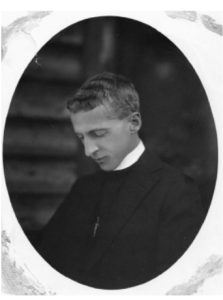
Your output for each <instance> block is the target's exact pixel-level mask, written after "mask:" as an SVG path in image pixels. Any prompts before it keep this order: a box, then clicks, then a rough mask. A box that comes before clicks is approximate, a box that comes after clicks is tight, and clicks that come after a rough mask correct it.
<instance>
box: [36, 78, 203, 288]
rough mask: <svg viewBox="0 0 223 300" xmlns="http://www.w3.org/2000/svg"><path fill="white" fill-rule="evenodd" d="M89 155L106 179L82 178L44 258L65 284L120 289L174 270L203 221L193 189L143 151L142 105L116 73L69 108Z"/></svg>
mask: <svg viewBox="0 0 223 300" xmlns="http://www.w3.org/2000/svg"><path fill="white" fill-rule="evenodd" d="M68 109H69V111H70V115H71V122H72V125H73V128H74V131H75V133H76V135H77V136H78V137H79V138H80V139H81V141H82V143H83V145H84V150H85V154H86V155H87V156H90V157H91V158H92V159H94V160H95V162H96V163H97V164H98V165H99V166H100V168H101V172H97V173H95V174H92V175H88V176H84V177H82V178H81V179H79V180H77V182H76V183H75V184H74V185H73V187H72V189H71V192H70V193H69V195H68V196H67V198H66V199H65V201H64V202H63V204H62V205H61V206H60V207H59V209H58V210H57V212H56V213H55V215H54V216H53V217H52V219H51V220H50V222H49V223H48V224H47V226H46V228H45V230H44V235H43V240H42V245H41V249H40V253H41V254H42V256H43V257H44V258H45V259H46V261H47V262H48V263H49V264H50V265H51V266H52V267H54V268H55V269H56V270H58V271H59V272H60V273H62V274H64V275H65V276H67V277H69V278H71V279H73V280H75V281H77V282H79V283H82V284H85V285H88V286H91V287H95V288H102V289H122V288H128V287H133V286H136V285H139V284H142V283H145V282H147V281H149V280H151V279H153V278H155V277H156V276H158V275H159V274H161V273H162V272H164V271H165V270H167V269H168V268H169V267H170V266H171V265H173V264H174V263H175V262H176V261H177V260H178V259H179V258H180V257H181V256H182V255H183V253H184V252H185V251H186V250H187V248H188V247H189V246H190V244H191V243H192V241H193V240H194V238H195V236H196V234H197V233H198V231H199V229H200V227H201V225H202V223H203V221H204V212H203V208H202V205H201V201H200V195H199V192H198V189H197V187H196V186H195V184H194V183H193V181H192V180H191V179H190V178H189V177H187V176H185V175H182V174H180V172H178V171H177V170H175V169H174V168H172V167H171V166H169V165H167V164H165V163H163V162H162V161H161V160H160V159H159V158H158V157H157V156H156V155H155V154H152V153H151V152H150V151H149V150H147V149H145V146H144V145H143V143H142V141H141V140H140V138H139V136H138V131H139V129H140V127H141V117H140V108H139V97H138V94H137V92H136V90H135V88H134V86H133V84H132V83H130V82H129V81H128V80H127V79H125V78H123V77H122V76H117V75H114V74H111V73H104V74H99V75H97V76H95V77H93V78H91V79H90V80H88V81H87V82H86V83H85V84H84V85H83V86H82V87H81V89H80V90H78V92H77V93H76V95H75V96H74V98H73V99H71V100H70V101H69V102H68Z"/></svg>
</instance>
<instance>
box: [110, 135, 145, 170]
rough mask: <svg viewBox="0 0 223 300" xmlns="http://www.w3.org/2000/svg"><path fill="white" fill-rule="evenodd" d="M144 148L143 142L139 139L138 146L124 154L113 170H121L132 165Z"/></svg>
mask: <svg viewBox="0 0 223 300" xmlns="http://www.w3.org/2000/svg"><path fill="white" fill-rule="evenodd" d="M144 150H145V146H144V144H143V142H142V141H141V140H140V142H139V144H138V146H137V147H136V148H135V149H134V150H132V151H131V152H130V153H129V154H127V155H126V157H125V158H124V159H123V160H122V161H121V163H120V164H119V165H118V167H117V168H116V169H114V171H117V170H123V169H126V168H128V167H130V166H131V165H133V164H134V163H135V162H137V160H138V159H139V158H140V156H141V155H142V153H143V152H144Z"/></svg>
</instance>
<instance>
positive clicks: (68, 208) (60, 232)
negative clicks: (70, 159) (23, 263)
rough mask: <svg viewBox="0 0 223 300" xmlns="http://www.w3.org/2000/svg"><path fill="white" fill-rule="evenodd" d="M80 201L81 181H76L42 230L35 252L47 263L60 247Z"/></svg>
mask: <svg viewBox="0 0 223 300" xmlns="http://www.w3.org/2000/svg"><path fill="white" fill-rule="evenodd" d="M80 199H81V180H77V181H76V182H75V183H74V184H73V186H72V188H71V190H70V192H69V193H68V195H67V196H66V198H65V199H64V201H63V202H62V204H61V205H60V206H59V207H58V209H57V210H56V212H55V214H54V215H53V216H52V218H51V219H50V220H49V222H48V223H47V224H46V226H45V227H44V228H43V229H42V232H41V236H40V239H41V241H40V246H39V248H38V249H37V250H38V252H39V253H40V255H41V256H42V257H43V258H45V259H46V260H47V261H48V262H50V261H51V257H52V253H53V252H54V250H55V249H57V250H59V249H58V247H62V245H63V240H64V238H65V236H66V235H65V233H66V232H67V230H69V220H70V218H72V214H73V211H74V210H75V207H76V206H77V205H78V203H79V201H80ZM55 247H56V248H55ZM61 250H62V249H61Z"/></svg>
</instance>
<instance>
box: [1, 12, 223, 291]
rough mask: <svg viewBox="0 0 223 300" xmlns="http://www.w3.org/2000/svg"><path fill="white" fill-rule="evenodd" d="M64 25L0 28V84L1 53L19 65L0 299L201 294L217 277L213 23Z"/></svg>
mask: <svg viewBox="0 0 223 300" xmlns="http://www.w3.org/2000/svg"><path fill="white" fill-rule="evenodd" d="M72 14H73V15H74V16H75V12H73V13H71V12H70V13H65V12H61V13H59V12H55V13H54V12H51V11H36V12H28V13H27V14H25V15H24V16H21V17H18V18H17V19H15V20H13V21H12V22H11V23H9V24H8V25H7V26H4V27H3V44H2V60H3V64H4V63H5V69H4V68H3V77H5V82H6V84H7V80H8V81H9V79H7V77H9V76H10V72H11V71H10V70H11V69H10V68H12V66H13V59H12V58H11V57H15V56H14V53H13V51H12V50H10V49H13V47H14V49H16V48H15V47H16V42H17V43H18V44H19V45H20V46H19V47H20V48H19V47H18V49H16V50H14V51H15V52H16V51H19V50H22V49H23V47H25V48H26V49H27V53H30V54H29V55H28V58H24V62H23V55H24V54H23V53H22V54H21V58H20V56H19V55H18V56H17V57H16V59H15V61H16V62H17V63H16V64H17V67H18V69H19V71H18V74H17V73H16V72H14V71H13V72H14V77H13V78H12V85H13V84H14V86H13V88H11V89H10V88H8V94H7V92H6V93H5V94H4V95H5V99H9V103H8V106H7V109H6V108H5V110H4V111H6V117H5V121H4V128H3V142H2V145H3V148H2V149H3V174H4V181H5V191H6V192H5V193H4V195H6V194H8V199H9V201H8V204H3V218H2V219H3V228H2V245H3V246H2V249H3V250H2V251H3V252H2V253H3V254H2V257H3V267H4V270H5V271H4V272H3V276H2V278H3V292H4V293H5V294H14V295H24V294H26V295H33V294H35V295H54V294H58V295H60V294H66V293H67V294H75V289H77V290H78V291H79V290H80V291H81V292H82V293H84V292H85V291H86V293H88V289H89V293H90V292H91V291H93V292H94V293H97V292H99V293H100V292H103V293H107V292H108V293H109V292H123V293H125V292H126V293H128V291H129V292H130V291H131V290H132V289H133V290H134V289H136V290H137V289H138V291H139V292H140V289H141V290H142V291H143V292H142V293H144V294H154V293H155V292H154V291H155V290H156V291H157V292H156V293H157V294H159V289H158V288H157V286H158V285H156V283H155V282H156V281H157V282H158V281H159V282H162V278H163V279H164V280H163V281H165V284H166V286H165V284H164V286H163V290H162V289H161V290H160V293H161V294H167V295H168V294H170V295H192V294H198V295H199V294H208V293H209V292H208V291H209V290H208V289H209V287H208V285H207V288H206V289H207V292H206V293H205V288H204V287H205V282H207V281H208V280H213V278H217V276H218V275H219V274H220V273H221V272H222V256H221V255H219V248H218V246H216V245H215V242H213V241H217V240H218V235H219V233H218V230H219V232H220V231H221V228H220V227H221V226H222V225H220V224H221V219H220V217H222V215H221V214H222V212H221V211H220V209H218V208H219V207H220V206H219V205H220V202H219V200H216V202H215V199H219V191H218V192H216V186H217V183H216V182H217V178H218V176H219V173H218V172H219V168H220V166H219V165H218V161H219V155H220V151H219V131H218V125H217V124H218V123H217V122H218V121H216V120H219V115H218V114H217V112H218V109H216V107H217V105H216V103H217V101H219V102H220V100H222V99H221V98H222V89H220V77H218V78H217V79H216V81H215V78H216V77H217V74H219V73H218V71H217V70H216V69H217V68H216V67H217V65H218V63H219V65H220V64H222V58H221V57H219V58H218V55H217V53H219V51H220V48H221V43H222V41H221V39H222V23H221V24H219V19H217V20H215V19H214V18H213V15H212V17H211V16H210V15H208V13H207V14H204V13H202V12H196V11H165V12H161V11H160V12H148V17H146V18H145V15H144V14H142V17H141V18H140V17H135V18H132V17H130V15H128V14H127V15H126V16H123V15H118V14H117V15H110V14H107V15H106V14H102V15H99V16H98V15H97V16H90V15H89V16H88V17H83V18H82V17H81V16H80V17H79V18H77V19H78V20H77V21H76V22H71V19H72V17H71V16H72ZM92 15H93V14H92ZM215 16H221V18H222V14H221V13H220V12H219V13H217V12H216V15H215ZM150 18H151V22H150ZM74 19H75V18H74ZM79 19H80V20H79ZM145 19H147V20H148V22H145V21H144V20H145ZM60 20H61V21H60ZM62 20H64V21H62ZM48 21H49V24H48V23H47V22H48ZM44 22H45V23H44ZM50 22H51V23H50ZM60 22H61V26H59V25H58V24H59V23H60ZM165 22H166V23H165ZM42 24H43V25H42ZM50 24H55V28H56V29H55V31H54V32H53V31H52V30H51V29H49V33H48V35H47V33H44V28H45V29H46V28H47V29H48V26H49V25H50ZM156 24H157V27H156ZM159 24H160V27H159ZM165 24H166V25H165ZM41 25H42V27H41ZM172 26H173V27H172ZM165 27H166V29H165ZM177 27H178V29H177ZM52 28H53V26H52ZM40 29H41V30H40ZM161 29H163V31H162V30H161ZM35 30H36V31H35ZM165 30H167V32H170V35H168V34H165ZM180 30H181V31H180ZM38 31H39V32H38ZM46 31H47V30H46ZM41 32H42V33H43V35H41ZM187 32H188V35H186V34H185V33H187ZM192 32H193V34H192ZM39 33H40V34H39ZM189 33H191V36H190V34H189ZM44 34H46V37H45V36H44ZM171 34H172V35H171ZM193 35H194V36H193ZM175 36H176V41H175V42H174V37H175ZM205 38H206V39H207V41H208V46H207V49H206V48H205V47H204V48H202V45H204V44H205ZM44 39H45V40H44ZM199 39H200V44H199ZM195 41H196V42H195ZM210 41H212V43H213V46H214V45H219V46H218V47H215V48H214V50H213V48H211V50H209V48H208V47H210ZM202 43H203V44H202ZM183 49H185V51H183ZM196 49H197V50H196ZM10 51H11V52H10ZM196 51H197V53H196ZM202 51H203V52H202ZM211 51H216V55H215V54H214V53H213V54H212V55H211ZM199 53H201V54H202V53H203V54H202V55H203V56H202V55H201V56H199ZM195 54H196V55H195ZM208 55H210V56H208ZM208 57H209V58H210V57H211V58H212V59H213V63H212V64H211V63H210V60H208V59H207V58H208ZM202 62H203V64H202ZM205 64H206V65H205ZM22 68H23V70H22ZM4 70H5V71H4ZM208 70H213V72H212V71H211V72H208ZM215 71H216V73H215ZM4 72H5V73H4ZM7 74H8V75H7ZM201 74H202V75H201ZM213 82H215V83H214V84H215V85H213ZM218 87H219V88H218ZM3 88H5V87H4V86H3ZM9 90H10V92H9ZM10 95H11V97H10ZM219 97H221V98H219ZM212 99H213V100H212ZM5 107H6V106H5ZM219 107H220V106H219ZM215 112H216V113H215ZM218 113H219V114H220V109H219V112H218ZM218 183H219V182H218ZM4 197H5V196H4ZM4 202H5V201H4ZM4 211H5V212H6V213H4ZM9 211H10V214H13V216H12V217H9V218H8V217H7V214H8V212H9ZM12 219H13V221H11V220H12ZM208 222H209V223H208ZM4 224H5V225H4ZM15 224H17V225H15ZM207 224H212V225H207ZM15 227H16V228H17V229H14V228H15ZM7 228H8V229H7ZM216 228H218V229H217V230H216ZM15 232H19V234H16V233H15ZM213 232H214V234H212V233H213ZM209 236H212V237H213V241H212V242H211V241H210V242H209V238H208V237H209ZM206 237H207V238H206ZM23 241H25V242H23ZM13 245H14V246H13ZM21 245H22V246H21ZM205 245H207V247H205ZM13 247H14V248H13ZM23 247H24V248H23ZM25 247H27V248H26V249H29V250H27V253H29V254H28V255H26V251H25V250H24V249H25ZM209 247H210V248H209ZM214 247H215V248H214ZM10 248H11V250H10ZM13 249H16V250H13ZM215 250H216V251H215ZM16 253H18V260H16ZM32 253H33V254H32ZM13 255H14V256H13ZM23 256H24V257H25V256H27V258H25V259H23ZM10 257H11V260H10ZM32 257H33V258H32ZM25 260H26V262H25ZM35 260H36V265H37V266H36V267H35V266H34V264H35ZM22 261H24V262H22ZM31 261H32V262H31ZM37 262H39V263H37ZM194 262H196V263H194ZM19 265H20V266H19ZM42 266H43V267H42ZM178 266H179V267H178ZM45 268H46V270H47V271H46V272H45V271H44V272H42V271H41V270H43V269H44V270H45ZM202 268H203V269H202ZM10 270H11V271H10ZM202 270H203V271H202ZM208 270H209V271H208ZM41 272H42V273H44V275H43V277H41ZM168 272H169V274H171V275H170V276H168ZM171 272H172V273H171ZM174 272H175V273H174ZM12 273H13V274H14V275H13V276H14V277H13V278H14V279H13V278H12V276H11V275H10V274H12ZM15 274H16V275H15ZM51 274H52V275H51ZM54 274H55V275H54ZM174 274H175V275H174ZM179 274H181V275H179ZM207 274H208V275H207ZM54 276H55V281H54V279H53V278H54ZM165 276H166V277H165ZM178 276H179V280H178ZM181 276H182V278H181ZM214 276H215V277H214ZM220 276H221V275H220ZM212 277H213V278H212ZM60 278H61V281H60ZM165 278H167V280H165ZM210 278H211V279H210ZM48 280H49V281H48ZM216 281H217V279H216ZM26 282H29V284H28V283H26ZM60 282H61V285H60ZM62 282H65V283H64V285H63V284H62ZM66 284H67V286H66ZM160 284H161V283H160ZM161 285H162V284H161ZM202 285H203V290H204V291H203V292H202V289H201V286H202ZM28 286H29V287H28ZM63 286H64V288H63ZM150 286H151V288H150ZM216 286H218V281H217V283H216ZM164 289H166V290H164ZM216 291H217V293H218V292H219V287H218V288H217V290H216Z"/></svg>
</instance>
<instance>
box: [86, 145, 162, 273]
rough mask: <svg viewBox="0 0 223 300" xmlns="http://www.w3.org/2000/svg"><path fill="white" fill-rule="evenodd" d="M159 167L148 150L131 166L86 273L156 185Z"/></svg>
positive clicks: (87, 264) (88, 262)
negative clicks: (156, 171)
mask: <svg viewBox="0 0 223 300" xmlns="http://www.w3.org/2000/svg"><path fill="white" fill-rule="evenodd" d="M161 166H162V163H161V161H160V160H159V159H158V157H157V156H155V155H154V154H151V153H150V152H148V150H146V151H145V152H144V153H143V155H142V156H141V157H140V159H139V160H138V162H137V163H136V164H135V165H134V166H133V169H132V170H131V172H130V174H129V175H128V178H127V179H126V181H125V183H124V185H123V187H122V189H121V190H120V192H119V195H118V197H117V200H116V201H115V203H114V205H113V206H112V209H111V211H110V213H109V215H108V217H107V220H106V222H104V223H103V226H101V228H100V230H99V232H98V236H97V240H95V246H94V248H93V249H92V252H91V254H90V256H89V258H88V260H87V262H86V265H85V266H86V268H85V271H88V270H89V269H90V268H91V267H92V266H93V265H94V264H95V263H96V262H97V261H98V260H99V259H100V258H101V256H102V255H103V254H104V252H105V251H106V249H108V247H109V245H111V243H112V242H113V241H114V239H115V237H116V236H117V234H118V233H119V232H120V230H121V229H122V228H123V227H124V226H125V223H126V222H127V220H128V219H129V218H130V217H131V215H132V214H133V213H134V211H135V209H136V208H137V207H138V205H139V204H140V202H141V201H142V199H143V197H144V196H145V195H146V194H147V193H148V192H149V191H150V190H151V189H152V187H153V186H154V185H155V184H156V183H157V181H158V180H159V177H158V176H157V175H155V174H153V172H154V171H155V170H157V169H160V168H161ZM99 226H100V225H99Z"/></svg>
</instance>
